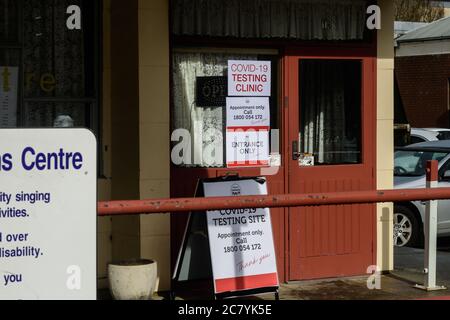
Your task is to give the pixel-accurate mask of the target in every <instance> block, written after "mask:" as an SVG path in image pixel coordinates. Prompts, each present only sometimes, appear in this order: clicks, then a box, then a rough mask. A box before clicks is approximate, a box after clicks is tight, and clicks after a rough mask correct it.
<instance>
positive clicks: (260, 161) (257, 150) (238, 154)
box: [226, 129, 269, 167]
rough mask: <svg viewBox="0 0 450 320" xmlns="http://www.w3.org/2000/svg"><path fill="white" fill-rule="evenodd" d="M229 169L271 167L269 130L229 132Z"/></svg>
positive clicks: (227, 150) (227, 142) (227, 146)
mask: <svg viewBox="0 0 450 320" xmlns="http://www.w3.org/2000/svg"><path fill="white" fill-rule="evenodd" d="M226 152H227V167H258V166H268V165H269V131H268V130H258V131H257V130H242V129H237V130H227V141H226Z"/></svg>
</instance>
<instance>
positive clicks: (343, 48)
mask: <svg viewBox="0 0 450 320" xmlns="http://www.w3.org/2000/svg"><path fill="white" fill-rule="evenodd" d="M177 42H180V43H182V41H177ZM188 43H189V44H190V45H192V42H190V41H188ZM199 45H201V46H210V45H211V43H210V42H209V41H206V42H205V43H203V42H200V43H199ZM299 45H300V46H301V47H299ZM171 47H172V46H171ZM217 47H233V45H230V44H229V43H221V44H219V45H217ZM250 47H261V45H257V46H256V45H251V44H250ZM266 48H267V46H266ZM376 49H377V46H376V37H373V39H372V42H371V43H360V44H352V43H350V44H349V43H343V44H339V49H338V48H337V46H335V45H333V44H330V43H323V44H322V43H321V44H317V43H316V44H311V43H307V42H306V43H301V42H299V43H297V44H296V45H295V46H293V45H292V44H285V45H283V46H282V47H278V50H279V57H280V66H281V67H280V68H279V70H280V71H279V72H280V76H279V92H280V94H279V105H280V108H279V109H280V130H281V132H280V153H281V155H282V162H281V167H280V171H279V173H278V175H277V177H276V180H278V183H277V187H276V188H275V189H272V190H271V188H270V178H269V193H270V194H275V193H279V194H280V193H285V192H287V191H288V190H289V180H288V178H289V172H288V170H287V167H288V165H287V162H286V161H288V159H289V158H288V157H290V155H291V154H290V143H289V139H288V138H289V134H288V123H289V115H288V112H287V108H288V107H289V105H288V104H289V101H288V99H287V97H288V95H286V88H287V85H288V73H287V69H286V68H285V67H283V66H286V61H287V59H288V57H289V56H290V55H299V54H300V55H305V56H311V57H312V56H320V57H324V56H329V57H331V58H336V57H339V56H341V57H345V56H347V57H359V58H371V59H373V60H374V61H376V52H377V50H376ZM171 70H172V67H171ZM372 79H373V83H372V84H371V87H373V93H374V97H373V101H374V107H373V108H372V109H373V110H374V112H373V132H374V136H375V137H376V132H375V130H376V95H375V93H376V88H375V85H376V67H375V63H374V68H373V76H372ZM172 105H173V102H172V101H171V106H172ZM171 113H172V108H171ZM374 144H376V142H374ZM373 163H374V164H373V166H374V168H375V167H376V157H375V153H374V159H373ZM230 172H231V173H239V175H240V176H256V175H259V172H260V171H259V169H256V168H255V169H232V170H231V169H227V168H209V169H205V168H179V167H176V166H174V165H173V164H171V183H170V194H171V197H182V196H192V195H193V193H192V192H193V190H194V189H195V184H196V179H197V178H206V177H217V176H222V175H225V174H228V173H230ZM280 178H281V181H280ZM179 181H183V183H181V184H179V183H178V182H179ZM375 187H376V182H374V185H373V188H374V189H375ZM280 191H281V192H280ZM272 211H273V210H272ZM272 222H273V223H274V222H275V224H276V225H275V226H274V227H273V230H274V237H275V243H276V251H277V255H278V257H277V262H278V273H279V278H280V281H281V282H287V281H288V275H289V237H290V235H289V212H288V209H283V208H280V209H278V212H277V213H276V214H274V213H273V212H272ZM185 223H186V216H185V215H179V214H178V215H172V216H171V266H172V268H171V269H172V270H173V267H174V265H175V262H176V257H177V254H178V248H179V245H180V242H181V238H182V235H183V231H184V225H185ZM373 232H374V233H373V234H374V235H376V223H374V231H373ZM373 261H376V241H374V250H373Z"/></svg>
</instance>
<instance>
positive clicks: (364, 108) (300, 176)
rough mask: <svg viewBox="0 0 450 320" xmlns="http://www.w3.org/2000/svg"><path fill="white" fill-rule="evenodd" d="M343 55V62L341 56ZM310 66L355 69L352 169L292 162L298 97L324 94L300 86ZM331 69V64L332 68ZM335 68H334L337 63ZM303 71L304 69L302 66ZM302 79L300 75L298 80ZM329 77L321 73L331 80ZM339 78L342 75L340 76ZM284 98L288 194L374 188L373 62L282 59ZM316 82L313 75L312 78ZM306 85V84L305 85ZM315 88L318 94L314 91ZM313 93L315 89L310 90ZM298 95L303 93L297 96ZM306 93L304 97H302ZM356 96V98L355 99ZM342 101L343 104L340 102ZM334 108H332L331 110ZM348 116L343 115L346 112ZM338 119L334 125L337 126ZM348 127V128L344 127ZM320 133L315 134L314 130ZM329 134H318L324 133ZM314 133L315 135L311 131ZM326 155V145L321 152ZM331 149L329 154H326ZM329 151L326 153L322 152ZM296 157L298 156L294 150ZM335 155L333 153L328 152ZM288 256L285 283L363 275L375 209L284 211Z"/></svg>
mask: <svg viewBox="0 0 450 320" xmlns="http://www.w3.org/2000/svg"><path fill="white" fill-rule="evenodd" d="M347 55H348V56H347ZM312 60H314V61H315V63H314V64H315V65H316V66H318V67H319V68H320V67H321V65H324V63H322V61H323V62H327V63H331V64H333V61H338V62H339V61H342V62H346V63H350V64H351V63H352V62H353V63H356V64H359V65H360V72H361V77H360V78H359V80H358V79H355V81H356V82H358V81H359V82H358V83H359V84H360V85H359V86H358V87H359V88H360V90H361V92H360V93H359V94H360V97H361V99H360V101H361V103H360V108H361V111H360V115H358V118H359V119H358V120H360V121H361V124H360V139H359V143H360V144H359V146H360V148H359V151H360V153H359V157H360V158H359V160H358V161H357V163H333V164H326V163H324V164H320V163H317V164H315V165H314V166H300V165H299V161H298V159H295V158H296V156H298V155H297V154H293V152H295V151H297V150H294V149H296V146H295V144H293V143H294V142H296V143H298V144H300V145H301V143H302V139H305V137H306V134H305V136H302V135H301V134H300V136H299V133H301V131H302V116H304V117H306V114H307V113H305V112H302V108H311V105H314V103H313V104H311V105H310V104H308V105H306V103H304V105H302V102H303V101H304V99H302V97H303V96H302V95H308V94H309V95H312V96H310V97H309V98H311V99H316V100H314V101H318V100H317V99H319V98H318V97H316V96H313V95H314V94H317V93H318V92H322V91H326V90H327V86H329V84H327V82H326V81H324V80H326V79H325V78H324V79H320V76H319V78H318V80H317V81H316V82H315V83H314V85H313V87H311V86H310V87H309V88H310V91H312V92H309V91H308V90H306V89H305V88H307V87H305V86H302V81H304V82H303V84H304V83H305V81H306V82H308V81H310V82H311V77H313V75H311V74H310V75H309V76H308V74H307V73H308V72H309V73H311V71H306V70H307V69H306V68H303V65H302V63H303V62H304V61H306V62H307V61H312ZM335 64H336V63H335ZM337 64H338V65H339V63H337ZM305 65H307V64H305ZM302 73H303V74H302ZM331 73H332V72H328V71H327V72H325V73H323V75H324V77H325V76H326V77H328V76H329V77H332V76H333V75H331ZM341 73H342V72H341ZM284 74H285V75H284V78H285V82H286V85H285V87H284V89H285V96H286V97H287V98H288V99H287V101H288V108H287V109H288V112H287V114H286V118H285V121H286V123H287V131H288V132H287V137H286V138H287V150H288V154H286V155H285V159H286V162H287V170H286V174H287V186H288V191H289V193H325V192H345V191H356V190H371V189H374V188H375V147H376V146H375V145H376V143H375V137H376V135H375V115H376V113H375V82H374V79H375V59H374V58H370V57H358V56H354V54H351V53H348V52H347V53H342V54H341V56H338V57H336V52H333V55H332V56H331V55H330V56H328V57H327V56H325V55H324V56H312V55H308V54H298V53H294V54H293V55H292V54H291V55H288V56H286V58H285V59H284ZM315 77H317V74H316V75H315ZM310 85H311V84H310ZM320 86H322V87H320ZM318 87H320V88H318ZM314 88H315V89H314ZM299 91H303V92H299ZM308 92H309V93H308ZM356 96H358V94H357V95H356ZM346 99H347V100H348V98H347V97H346ZM332 107H335V106H332ZM303 111H304V109H303ZM347 112H348V110H347ZM338 121H339V119H338V120H337V122H338ZM346 125H347V126H349V125H351V124H350V123H347V124H346ZM316 129H319V130H320V129H321V128H316ZM327 129H330V128H324V130H327ZM316 132H317V130H316ZM322 148H324V149H325V150H327V146H326V141H325V145H323V146H322ZM331 149H332V148H331ZM328 150H330V148H328ZM300 151H301V150H300ZM331 152H335V153H336V154H338V152H339V150H338V151H333V150H332V151H331ZM288 220H289V222H288V229H289V230H288V232H289V240H288V245H289V249H288V252H289V255H288V257H289V258H288V260H289V261H288V265H289V270H288V279H289V280H303V279H314V278H326V277H338V276H349V275H358V274H365V273H366V270H367V267H368V266H369V265H373V264H375V244H376V230H375V206H374V205H334V206H321V207H303V208H290V209H289V213H288Z"/></svg>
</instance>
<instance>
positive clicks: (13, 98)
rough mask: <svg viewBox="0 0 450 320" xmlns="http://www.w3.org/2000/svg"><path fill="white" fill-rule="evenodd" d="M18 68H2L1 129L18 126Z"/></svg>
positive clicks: (0, 91) (0, 68)
mask: <svg viewBox="0 0 450 320" xmlns="http://www.w3.org/2000/svg"><path fill="white" fill-rule="evenodd" d="M18 84H19V68H18V67H0V128H14V127H16V126H17V87H18Z"/></svg>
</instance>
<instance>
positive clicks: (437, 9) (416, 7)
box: [394, 0, 444, 22]
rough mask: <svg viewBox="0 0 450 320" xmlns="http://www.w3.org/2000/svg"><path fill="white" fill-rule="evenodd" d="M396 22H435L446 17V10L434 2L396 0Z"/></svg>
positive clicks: (426, 0)
mask: <svg viewBox="0 0 450 320" xmlns="http://www.w3.org/2000/svg"><path fill="white" fill-rule="evenodd" d="M394 7H395V20H396V21H411V22H433V21H435V20H438V19H440V18H443V17H444V8H443V6H442V5H440V4H438V2H437V1H432V0H394Z"/></svg>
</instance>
